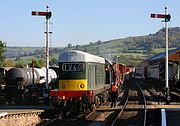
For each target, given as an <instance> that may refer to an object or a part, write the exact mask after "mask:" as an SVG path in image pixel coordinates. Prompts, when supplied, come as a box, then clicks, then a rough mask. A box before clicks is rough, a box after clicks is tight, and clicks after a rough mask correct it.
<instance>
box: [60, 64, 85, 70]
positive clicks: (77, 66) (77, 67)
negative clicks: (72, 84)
mask: <svg viewBox="0 0 180 126" xmlns="http://www.w3.org/2000/svg"><path fill="white" fill-rule="evenodd" d="M62 71H83V63H63V64H62Z"/></svg>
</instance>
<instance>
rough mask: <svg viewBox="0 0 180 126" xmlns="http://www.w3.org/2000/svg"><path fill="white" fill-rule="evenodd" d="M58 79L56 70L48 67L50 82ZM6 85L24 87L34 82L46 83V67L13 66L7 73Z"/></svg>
mask: <svg viewBox="0 0 180 126" xmlns="http://www.w3.org/2000/svg"><path fill="white" fill-rule="evenodd" d="M56 79H57V74H56V72H55V71H54V70H52V69H48V80H49V81H48V83H53V82H55V80H56ZM5 80H6V86H8V87H9V86H10V87H17V86H18V87H19V88H20V87H24V86H28V85H33V84H44V83H45V82H46V69H45V68H34V72H33V70H32V68H11V69H10V70H8V71H7V72H6V75H5Z"/></svg>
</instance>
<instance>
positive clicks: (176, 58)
mask: <svg viewBox="0 0 180 126" xmlns="http://www.w3.org/2000/svg"><path fill="white" fill-rule="evenodd" d="M178 53H180V48H176V49H174V50H169V51H168V58H171V57H173V58H171V60H173V61H180V54H179V55H178ZM172 55H174V56H172ZM165 57H166V52H162V53H159V54H156V55H154V56H152V57H150V58H149V59H148V61H157V60H161V59H165Z"/></svg>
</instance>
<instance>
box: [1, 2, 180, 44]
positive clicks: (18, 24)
mask: <svg viewBox="0 0 180 126" xmlns="http://www.w3.org/2000/svg"><path fill="white" fill-rule="evenodd" d="M179 5H180V1H179V0H1V3H0V8H1V11H0V15H1V17H0V40H1V41H3V42H6V44H7V46H18V47H21V46H24V47H44V46H45V33H44V32H45V21H46V20H45V17H41V16H32V15H31V12H32V11H46V6H49V9H50V11H51V12H52V17H51V18H50V20H49V21H50V31H51V32H52V33H53V34H52V35H51V37H50V40H49V46H50V47H51V46H52V47H65V46H67V45H68V44H69V43H70V44H72V45H83V44H89V43H90V42H97V41H98V40H100V41H108V40H113V39H119V38H126V37H130V36H141V35H148V34H154V33H156V32H157V31H158V30H159V29H161V28H162V27H163V26H164V25H163V23H162V22H161V19H153V18H150V14H151V13H157V14H160V13H162V14H163V13H164V11H165V9H164V8H165V6H166V7H167V8H168V13H169V14H170V15H171V21H170V23H169V27H180V7H179Z"/></svg>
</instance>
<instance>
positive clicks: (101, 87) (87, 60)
mask: <svg viewBox="0 0 180 126" xmlns="http://www.w3.org/2000/svg"><path fill="white" fill-rule="evenodd" d="M112 66H113V65H112V64H111V63H110V62H109V61H108V60H105V59H104V58H102V57H99V56H95V55H92V54H89V53H86V52H82V51H77V50H69V51H65V52H62V53H61V54H60V55H59V78H58V80H59V83H58V89H55V90H51V91H50V96H51V98H52V99H56V100H55V101H54V102H55V103H59V104H60V106H61V108H62V107H65V108H66V107H67V106H71V105H72V104H73V105H74V101H76V104H77V105H78V107H74V108H75V109H76V111H77V109H78V111H80V108H81V107H80V106H81V105H82V102H83V97H84V96H86V97H87V99H86V102H87V103H89V104H90V105H91V106H92V107H93V106H99V105H100V104H101V103H103V102H104V101H105V100H107V98H108V95H109V90H110V89H111V82H112ZM116 72H118V71H116ZM119 83H120V82H119ZM68 104H70V105H68Z"/></svg>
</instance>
